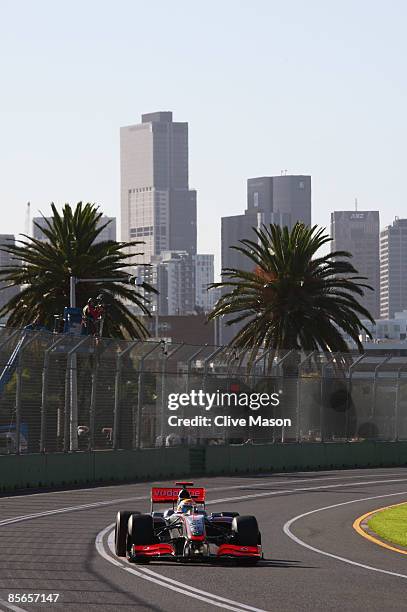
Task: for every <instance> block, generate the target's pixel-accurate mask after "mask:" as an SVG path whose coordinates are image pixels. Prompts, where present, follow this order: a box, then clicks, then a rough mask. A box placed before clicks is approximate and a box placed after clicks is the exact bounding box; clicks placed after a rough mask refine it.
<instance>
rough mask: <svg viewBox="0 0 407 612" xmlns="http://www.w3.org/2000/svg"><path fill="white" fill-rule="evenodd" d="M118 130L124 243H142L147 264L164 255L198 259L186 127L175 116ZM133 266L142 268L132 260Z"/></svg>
mask: <svg viewBox="0 0 407 612" xmlns="http://www.w3.org/2000/svg"><path fill="white" fill-rule="evenodd" d="M141 121H142V122H141V123H140V124H138V125H130V126H126V127H122V128H121V129H120V160H121V161H120V165H121V239H122V241H125V242H130V241H132V240H142V241H144V243H145V244H144V245H142V246H141V247H140V248H137V249H135V252H139V251H140V250H142V251H143V252H144V257H143V259H144V261H145V262H149V261H151V258H152V257H153V256H154V255H160V253H162V252H163V251H186V252H187V253H189V254H190V255H195V253H196V191H194V190H191V189H189V184H188V123H179V122H173V120H172V113H171V112H157V113H149V114H147V115H142V117H141ZM132 263H133V264H135V265H137V264H138V263H140V258H138V259H137V258H136V257H135V258H134V260H133V261H132Z"/></svg>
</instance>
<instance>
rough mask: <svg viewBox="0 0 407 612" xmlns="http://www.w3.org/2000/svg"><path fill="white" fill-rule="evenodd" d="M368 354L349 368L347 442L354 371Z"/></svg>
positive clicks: (356, 360) (347, 438)
mask: <svg viewBox="0 0 407 612" xmlns="http://www.w3.org/2000/svg"><path fill="white" fill-rule="evenodd" d="M366 356H367V355H366V353H364V354H363V355H361V356H360V357H358V358H357V359H355V361H354V362H353V363H352V364H351V365H350V366H349V384H348V387H349V388H348V398H347V399H348V401H347V405H346V440H349V413H350V407H351V402H352V377H353V370H354V368H355V366H357V365H358V364H359V363H360V362H361V361H363V359H364V358H365V357H366Z"/></svg>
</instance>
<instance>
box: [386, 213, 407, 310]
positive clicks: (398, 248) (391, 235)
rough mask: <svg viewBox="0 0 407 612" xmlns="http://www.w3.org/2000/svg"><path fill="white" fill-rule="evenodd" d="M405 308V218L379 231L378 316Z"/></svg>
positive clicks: (406, 269)
mask: <svg viewBox="0 0 407 612" xmlns="http://www.w3.org/2000/svg"><path fill="white" fill-rule="evenodd" d="M405 309H407V219H399V218H398V217H396V218H395V220H394V221H393V225H388V226H387V227H385V228H384V230H382V231H381V232H380V317H381V318H384V319H390V318H393V317H394V314H395V313H396V312H401V311H403V310H405Z"/></svg>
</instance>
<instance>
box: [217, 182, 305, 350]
mask: <svg viewBox="0 0 407 612" xmlns="http://www.w3.org/2000/svg"><path fill="white" fill-rule="evenodd" d="M297 221H300V222H302V223H304V224H305V225H311V177H310V176H304V175H296V176H291V175H290V176H287V175H283V176H262V177H257V178H251V179H248V181H247V208H246V210H245V212H244V214H243V215H234V216H231V217H222V230H221V231H222V234H221V248H222V269H224V268H237V269H240V270H245V271H246V272H250V271H252V270H253V267H254V264H253V262H252V261H251V260H250V259H249V258H248V257H245V256H244V255H242V254H241V253H239V251H236V250H235V249H231V248H230V247H231V246H235V245H238V243H239V240H242V239H243V238H249V239H251V240H256V236H255V234H254V232H253V228H261V226H262V225H268V224H270V223H275V224H277V225H280V226H282V227H283V226H287V227H289V228H290V229H291V228H292V227H293V226H294V225H295V223H296V222H297ZM242 325H243V323H240V324H235V325H232V326H230V327H228V326H225V325H224V324H223V322H222V332H221V333H222V341H223V342H224V343H227V342H229V341H230V340H231V338H232V337H233V336H234V335H235V334H236V333H237V331H238V329H239V327H242Z"/></svg>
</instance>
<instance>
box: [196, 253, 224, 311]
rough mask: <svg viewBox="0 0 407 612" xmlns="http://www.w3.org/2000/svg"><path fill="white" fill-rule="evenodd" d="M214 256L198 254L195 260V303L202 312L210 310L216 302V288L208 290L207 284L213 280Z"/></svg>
mask: <svg viewBox="0 0 407 612" xmlns="http://www.w3.org/2000/svg"><path fill="white" fill-rule="evenodd" d="M213 260H214V256H213V255H203V254H198V255H195V256H194V262H195V304H196V306H199V308H202V309H203V311H204V312H210V311H211V310H212V308H213V306H214V304H215V302H217V300H218V297H219V293H218V292H217V291H216V289H211V290H210V291H208V286H209V285H210V284H211V283H213V281H214V261H213Z"/></svg>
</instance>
